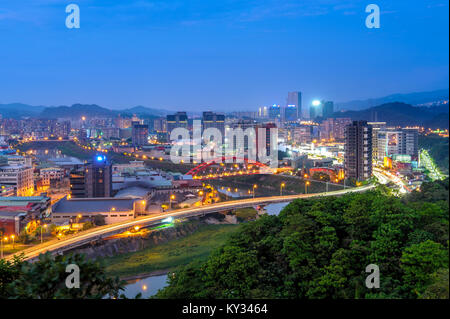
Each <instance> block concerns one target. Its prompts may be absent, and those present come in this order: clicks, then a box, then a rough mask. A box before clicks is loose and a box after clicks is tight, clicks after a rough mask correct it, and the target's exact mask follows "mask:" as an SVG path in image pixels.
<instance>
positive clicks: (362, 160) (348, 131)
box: [344, 121, 372, 181]
mask: <svg viewBox="0 0 450 319" xmlns="http://www.w3.org/2000/svg"><path fill="white" fill-rule="evenodd" d="M344 170H345V177H346V178H354V179H355V180H359V181H363V180H366V179H368V178H370V177H371V176H372V127H371V126H370V125H368V124H367V121H353V123H352V124H349V125H347V126H346V128H345V156H344Z"/></svg>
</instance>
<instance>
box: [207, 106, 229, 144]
mask: <svg viewBox="0 0 450 319" xmlns="http://www.w3.org/2000/svg"><path fill="white" fill-rule="evenodd" d="M208 128H216V129H218V130H219V132H220V134H222V140H223V138H224V136H225V115H223V114H217V113H214V112H203V117H202V131H204V130H206V129H208Z"/></svg>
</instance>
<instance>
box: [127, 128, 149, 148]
mask: <svg viewBox="0 0 450 319" xmlns="http://www.w3.org/2000/svg"><path fill="white" fill-rule="evenodd" d="M131 140H132V143H133V146H134V147H141V146H144V145H147V144H148V125H147V124H140V123H139V122H133V125H132V128H131Z"/></svg>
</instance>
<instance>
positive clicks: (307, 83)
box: [0, 0, 448, 113]
mask: <svg viewBox="0 0 450 319" xmlns="http://www.w3.org/2000/svg"><path fill="white" fill-rule="evenodd" d="M77 3H78V5H79V6H80V11H81V12H80V15H81V28H80V29H76V30H69V29H67V28H65V26H64V20H65V18H66V16H67V14H66V13H65V11H64V9H65V5H66V2H64V1H48V0H47V1H46V0H41V1H37V2H36V1H34V2H31V1H29V2H28V3H27V6H23V5H21V6H18V5H17V4H16V3H15V2H12V1H6V2H3V3H2V4H1V5H0V36H1V37H2V39H3V44H4V46H5V47H6V48H8V50H5V51H4V53H3V54H2V55H1V59H0V61H1V62H0V67H1V69H2V71H3V74H4V77H5V78H7V79H8V81H5V83H3V85H2V87H1V88H0V95H1V96H2V100H1V101H0V102H1V103H13V102H21V103H27V104H33V105H36V104H38V105H72V104H75V103H83V104H98V105H103V106H106V107H108V108H112V109H118V108H123V107H127V106H133V105H145V106H148V107H156V108H165V109H168V110H170V111H175V110H178V109H186V110H187V111H192V110H194V109H196V108H198V107H202V108H208V107H209V108H210V110H212V111H219V110H220V109H223V108H227V109H230V110H233V108H234V110H238V109H239V108H241V107H242V106H248V107H254V108H257V107H258V106H261V105H267V104H270V103H277V104H281V105H283V104H284V102H285V95H286V92H287V91H301V92H302V93H303V105H304V109H305V107H306V106H308V105H309V104H310V102H311V101H312V100H313V99H327V100H332V101H335V102H342V101H347V100H352V99H365V98H373V97H377V96H384V95H389V94H393V93H399V92H400V93H406V92H414V91H427V90H435V89H440V88H446V87H448V59H447V52H448V29H447V28H442V26H443V25H448V16H447V15H446V11H447V10H445V9H446V8H447V9H448V3H442V2H441V1H429V2H427V3H417V4H414V5H411V4H410V3H408V2H406V1H397V2H395V3H390V2H388V1H379V2H378V5H379V6H380V10H381V28H380V29H368V28H366V27H365V25H364V20H365V18H366V16H367V13H365V11H364V9H365V5H366V4H365V3H363V2H362V1H356V2H355V1H352V2H339V3H338V2H335V1H319V2H317V3H316V4H315V5H313V4H312V3H300V4H299V3H297V2H290V1H288V2H286V3H284V4H283V5H277V4H276V3H274V2H273V1H264V2H260V3H259V4H258V5H255V4H254V3H252V2H243V3H242V4H240V5H236V4H233V3H228V2H227V3H226V4H228V5H229V7H227V9H224V6H220V5H217V4H213V3H209V4H205V3H201V2H193V3H192V2H191V3H189V4H187V3H182V2H181V3H180V2H178V3H175V4H172V5H168V4H166V5H164V4H161V3H159V4H158V3H151V2H148V1H134V2H131V3H128V4H125V3H124V2H117V1H116V2H115V3H112V2H109V1H96V2H95V4H94V2H93V1H90V0H83V1H78V2H77ZM199 16H201V18H199ZM195 18H197V19H195ZM324 23H325V25H327V26H328V29H326V30H324V29H322V26H323V25H324ZM331 26H333V27H331ZM319 38H320V41H317V39H319ZM293 40H294V41H293ZM305 48H307V49H306V50H305ZM431 48H432V49H431ZM30 49H31V50H32V51H33V55H30V54H29V50H30ZM43 66H45V68H46V72H45V75H44V74H43V73H42V68H43ZM281 75H282V76H281ZM19 83H20V84H19ZM355 87H358V90H357V91H355V90H354V88H355ZM223 88H226V92H224V89H223ZM174 92H176V94H173V93H174ZM24 93H25V94H24ZM74 96H76V97H74ZM304 113H305V111H304Z"/></svg>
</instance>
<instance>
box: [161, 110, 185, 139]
mask: <svg viewBox="0 0 450 319" xmlns="http://www.w3.org/2000/svg"><path fill="white" fill-rule="evenodd" d="M166 119H167V133H169V135H170V133H171V132H172V131H173V130H174V129H175V128H178V127H181V128H185V129H188V116H187V114H186V112H177V113H175V114H172V115H167V117H166Z"/></svg>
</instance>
